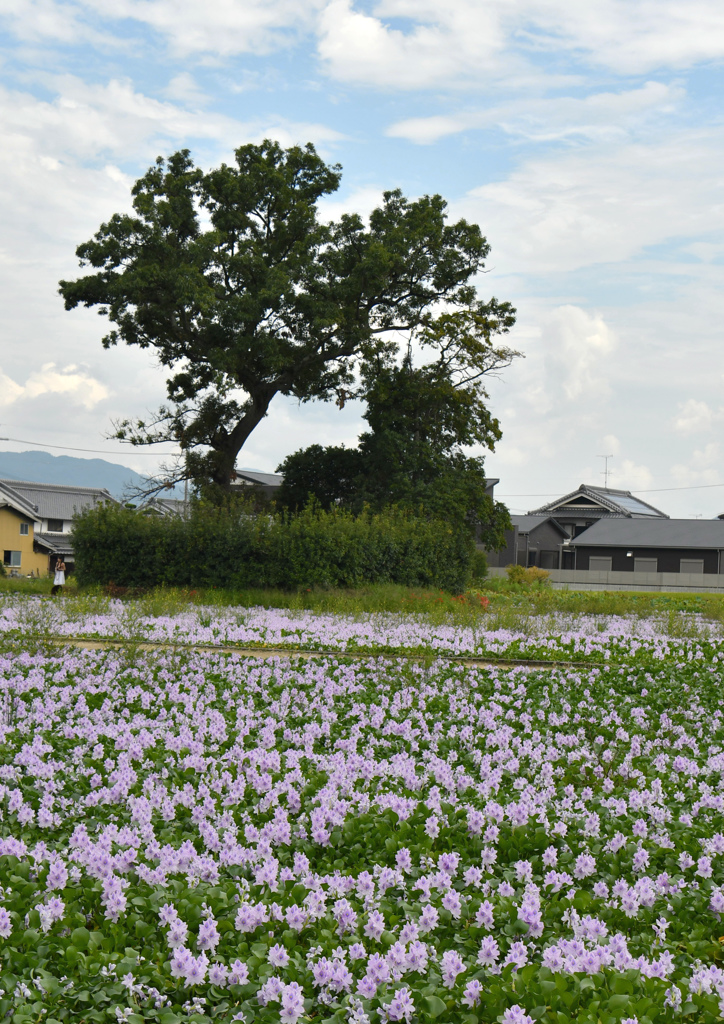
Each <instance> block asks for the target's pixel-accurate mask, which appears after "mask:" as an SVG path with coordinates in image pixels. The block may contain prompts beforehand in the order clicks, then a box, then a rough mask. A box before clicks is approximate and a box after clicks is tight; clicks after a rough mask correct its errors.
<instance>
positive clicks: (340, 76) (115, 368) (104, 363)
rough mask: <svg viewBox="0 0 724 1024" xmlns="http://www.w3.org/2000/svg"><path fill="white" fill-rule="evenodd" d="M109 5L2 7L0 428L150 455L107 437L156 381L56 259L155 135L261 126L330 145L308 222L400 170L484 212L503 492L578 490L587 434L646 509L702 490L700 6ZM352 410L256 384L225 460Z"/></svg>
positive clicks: (197, 151)
mask: <svg viewBox="0 0 724 1024" xmlns="http://www.w3.org/2000/svg"><path fill="white" fill-rule="evenodd" d="M109 6H110V5H108V4H105V3H102V2H101V0H68V2H60V0H0V24H1V25H2V38H1V42H0V130H1V131H2V138H3V145H2V147H0V160H2V163H3V173H2V176H1V177H0V223H2V224H3V232H2V234H1V235H0V309H1V310H2V313H1V314H0V315H1V316H2V320H1V321H0V323H1V325H2V326H1V329H2V346H1V347H0V435H3V436H4V435H7V436H10V437H19V438H22V439H25V440H30V441H37V442H44V443H46V444H50V443H52V444H56V445H67V446H69V447H75V448H83V447H88V448H94V449H99V450H100V451H102V452H105V453H107V457H108V458H109V459H111V460H112V461H116V462H121V463H124V464H126V465H129V466H132V467H133V468H135V469H138V470H143V469H146V468H147V469H149V470H150V469H153V468H154V467H155V464H156V462H157V458H156V456H153V455H148V454H138V453H135V452H133V451H129V452H128V453H125V452H123V451H121V450H120V449H119V444H118V442H113V441H109V440H107V439H106V438H105V435H106V434H107V433H108V431H109V426H110V423H111V420H112V419H113V418H114V417H118V416H123V415H129V414H131V415H132V414H138V415H143V414H144V413H145V412H146V410H147V409H151V408H153V407H155V406H156V405H158V404H159V403H160V401H162V399H163V375H162V373H161V372H160V371H159V370H158V368H157V367H155V366H154V365H153V361H152V359H151V358H150V357H149V355H148V353H142V352H137V351H133V350H128V349H125V350H124V349H121V350H115V351H113V352H105V351H104V350H103V349H102V348H101V345H100V337H101V335H102V333H103V323H102V322H101V321H100V320H99V319H98V318H97V316H96V315H95V314H94V313H92V312H88V311H82V310H81V311H76V312H74V313H72V314H68V313H65V312H64V311H63V309H62V304H61V302H60V299H59V298H58V296H57V293H56V287H57V281H58V279H59V278H60V277H69V276H74V275H75V273H76V263H75V259H74V255H73V253H74V249H75V246H76V245H77V244H78V243H79V242H80V241H83V240H85V239H86V238H88V237H89V236H90V235H91V234H92V233H93V231H94V230H95V229H96V228H97V227H98V225H99V224H100V222H101V221H102V220H104V219H106V218H107V217H109V216H110V215H111V214H112V213H113V212H115V211H117V210H121V209H124V208H127V206H128V200H129V190H130V186H131V185H132V183H133V181H134V180H135V178H136V177H138V176H139V175H140V174H141V173H143V171H144V170H145V169H146V167H147V166H148V165H149V164H150V163H151V162H152V161H153V160H154V158H155V157H156V156H157V155H158V154H168V153H169V152H172V151H173V150H175V149H177V148H180V147H182V146H184V147H188V148H190V149H191V150H192V153H193V155H194V158H195V159H196V161H197V163H199V164H201V165H202V166H212V165H213V164H216V163H218V162H220V161H221V160H229V159H230V158H231V155H232V152H233V149H234V147H235V146H237V145H240V144H242V143H244V142H248V141H259V140H261V139H262V138H264V137H267V136H268V137H272V138H277V139H279V140H280V141H281V142H282V143H284V144H290V143H293V142H307V141H312V142H314V143H315V145H316V146H317V147H318V149H319V150H320V152H321V153H322V154H323V155H324V157H325V158H327V159H329V160H331V161H335V162H336V161H338V162H340V163H341V164H342V166H343V169H344V177H343V182H342V187H341V189H340V191H339V193H338V194H337V195H336V196H334V197H333V198H332V199H331V200H329V201H328V203H327V204H326V207H325V211H326V213H327V215H329V216H336V215H338V214H339V213H340V212H341V211H343V210H357V211H359V212H360V213H362V214H365V213H367V212H369V210H370V209H372V208H373V206H374V205H375V203H376V202H377V200H378V198H379V196H380V194H381V192H382V190H384V189H387V188H395V187H400V188H402V189H403V191H405V192H406V193H407V194H408V195H410V196H416V195H420V194H423V193H433V192H439V193H441V194H442V195H443V196H445V198H446V199H447V200H448V202H449V204H450V212H451V216H454V217H457V216H466V217H468V218H470V219H473V220H476V221H477V222H479V223H480V224H481V226H482V228H483V230H484V232H485V233H486V235H487V237H488V240H489V241H490V243H491V246H492V252H491V258H490V260H489V265H488V269H489V272H488V273H487V274H486V275H483V276H481V278H480V281H479V288H480V292H481V295H483V296H488V295H490V294H495V295H497V296H498V297H499V298H505V299H509V300H510V301H512V302H513V303H514V305H515V306H516V307H517V308H518V311H519V319H518V325H517V327H516V328H515V331H514V333H513V335H512V337H511V341H512V343H513V345H514V346H515V347H516V348H519V349H521V350H522V351H523V352H524V353H525V359H521V360H518V361H517V362H516V363H515V364H514V365H513V366H511V367H510V368H509V369H508V370H506V371H505V372H504V374H503V375H502V377H501V378H500V379H499V380H492V381H491V382H490V385H489V392H490V401H491V405H492V407H493V409H494V411H495V413H496V415H498V417H499V418H500V420H501V424H502V427H503V435H504V436H503V440H502V441H501V442H500V444H499V446H498V449H497V450H496V452H495V453H494V454H493V455H490V456H488V460H487V466H488V471H489V474H490V475H491V476H496V477H499V478H500V480H501V483H500V485H499V488H498V491H499V493H500V494H501V495H510V498H509V499H508V503H509V505H510V507H511V508H512V509H513V510H514V511H525V510H527V509H529V508H533V507H535V506H536V505H538V504H541V503H542V502H543V500H544V497H543V496H545V495H550V496H551V497H552V496H555V495H556V494H560V493H564V492H566V491H568V490H571V489H573V488H575V487H577V486H578V484H579V483H582V482H586V483H599V482H601V481H602V476H601V471H602V468H603V460H602V459H601V458H599V456H600V455H612V456H613V458H612V459H611V460H610V462H609V467H610V468H611V469H612V471H613V474H612V476H611V477H610V485H611V486H616V487H624V488H630V489H632V490H634V491H637V492H639V493H641V494H642V495H648V497H649V499H650V500H651V501H653V503H654V504H656V505H658V506H659V507H661V508H663V509H664V510H665V511H668V512H669V513H671V514H672V515H677V516H685V517H686V516H690V515H704V516H712V515H716V514H718V513H719V512H722V511H724V472H722V455H723V453H724V448H723V446H722V443H721V441H720V435H721V431H722V425H723V424H724V399H723V398H722V390H723V385H724V345H723V344H722V342H723V341H724V338H723V337H722V334H723V331H722V323H724V300H723V299H722V288H721V281H722V262H723V261H724V238H723V236H722V227H723V226H724V172H722V170H721V168H722V167H723V166H724V161H723V160H722V157H723V156H724V139H723V136H722V104H721V100H722V88H721V83H722V59H723V58H724V9H723V8H722V7H721V5H720V4H718V3H716V2H715V0H691V2H689V3H687V4H686V5H683V4H681V3H680V2H678V0H677V2H674V0H656V2H653V0H590V2H589V3H586V4H574V3H572V2H571V0H489V2H484V0H448V2H447V3H446V4H445V5H440V4H439V3H432V2H430V0H415V2H412V0H382V2H380V3H376V4H375V3H367V2H364V3H363V2H353V0H306V2H297V0H266V2H264V3H261V2H257V0H216V2H215V3H214V4H212V5H203V4H201V3H198V2H197V0H117V2H116V3H114V5H113V16H110V15H109V14H108V10H109ZM360 427H361V419H360V409H359V408H358V407H354V406H352V407H350V406H348V407H346V408H345V409H344V410H343V411H342V412H339V411H338V410H337V409H336V408H335V407H334V406H333V405H332V406H326V405H315V406H306V407H304V408H298V407H297V406H295V405H294V403H292V402H287V401H285V400H283V399H277V400H276V401H275V403H274V404H273V405H272V408H271V413H270V415H269V417H268V418H267V420H266V421H265V422H264V423H263V424H262V426H261V427H260V428H259V429H258V430H257V431H256V433H255V434H254V435H253V437H252V439H251V440H250V442H249V444H248V446H247V448H246V449H245V451H244V453H243V454H242V456H241V459H240V462H241V463H242V464H243V465H246V466H253V467H256V468H260V469H265V470H273V469H274V468H275V467H276V465H277V464H278V463H279V462H280V461H281V460H282V459H283V458H284V456H285V455H287V454H288V453H289V452H290V451H293V450H295V449H297V448H298V447H300V446H302V445H305V444H311V443H314V442H320V443H339V442H345V443H347V444H354V442H355V438H356V436H357V433H358V431H359V429H360ZM3 444H4V446H5V447H7V448H13V449H15V450H21V448H22V445H17V444H10V443H7V442H3ZM54 450H58V451H60V449H54ZM119 452H120V454H119ZM89 455H90V453H89ZM719 485H721V486H719ZM674 488H675V489H674ZM539 496H540V497H539Z"/></svg>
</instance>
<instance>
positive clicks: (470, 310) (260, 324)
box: [60, 141, 514, 487]
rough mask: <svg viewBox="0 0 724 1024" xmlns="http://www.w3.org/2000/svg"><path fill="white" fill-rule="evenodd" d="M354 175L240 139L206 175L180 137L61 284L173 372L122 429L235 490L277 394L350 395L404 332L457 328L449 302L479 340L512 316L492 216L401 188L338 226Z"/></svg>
mask: <svg viewBox="0 0 724 1024" xmlns="http://www.w3.org/2000/svg"><path fill="white" fill-rule="evenodd" d="M339 182H340V168H339V167H338V166H328V165H327V164H325V163H324V161H323V160H322V159H321V158H320V157H319V156H318V154H317V153H316V152H315V150H314V147H313V146H311V145H307V146H304V147H299V146H293V147H291V148H290V149H287V150H284V149H282V148H281V147H280V146H279V145H278V144H277V143H275V142H270V141H265V142H263V143H262V144H261V145H246V146H241V147H240V148H239V149H238V150H236V160H235V163H234V164H233V165H226V164H222V165H221V166H220V167H218V168H216V169H213V170H211V171H209V172H208V173H205V172H203V171H202V170H200V169H199V168H197V167H195V166H194V164H193V162H192V160H191V158H190V156H189V152H188V151H187V150H183V151H181V152H178V153H175V154H173V155H172V156H171V157H169V158H168V160H163V159H161V158H159V159H158V160H157V161H156V164H155V166H153V167H151V168H150V169H149V171H148V172H147V173H146V174H145V175H144V176H143V177H142V178H140V179H139V180H138V181H137V182H136V184H135V186H134V187H133V213H128V214H115V215H114V216H113V217H111V219H110V220H109V221H108V222H107V223H106V224H103V225H101V227H100V229H99V230H98V232H97V233H96V234H95V236H94V237H93V238H92V239H91V240H90V241H88V242H84V243H83V244H82V245H80V246H79V247H78V249H77V250H76V252H77V255H78V257H79V260H80V263H81V265H82V266H83V267H85V268H88V272H87V273H85V274H84V275H83V276H82V277H79V278H78V279H77V280H74V281H61V282H60V292H61V294H62V296H63V298H64V300H65V306H66V308H67V309H73V308H75V307H76V306H79V305H84V306H87V307H97V308H98V311H99V312H100V313H101V314H102V315H103V316H105V317H107V318H108V320H109V321H110V324H111V328H110V330H109V332H108V333H107V334H106V335H105V337H104V338H103V344H104V345H105V346H106V347H109V346H112V345H116V344H118V343H119V342H124V343H126V344H128V345H138V346H139V347H141V348H150V349H153V350H154V352H155V354H156V356H157V358H158V360H159V361H160V363H161V364H162V365H163V366H165V367H167V368H168V369H169V371H170V373H169V377H168V380H167V392H168V394H167V399H168V400H167V403H166V404H165V405H163V406H162V407H161V408H160V409H159V411H158V413H156V414H154V415H153V416H152V417H151V419H150V421H149V422H145V421H135V422H130V421H123V422H121V423H120V424H117V425H116V428H117V436H118V437H120V438H125V439H126V440H129V441H131V442H132V443H133V444H150V443H155V442H158V441H168V440H171V441H175V442H176V443H178V444H179V446H180V447H181V449H182V451H184V452H185V453H186V462H185V466H184V468H183V470H182V471H180V473H179V477H181V476H183V475H186V476H190V477H191V478H193V479H195V480H196V481H204V480H209V481H212V482H213V483H215V484H217V485H220V486H222V487H228V485H229V483H230V482H231V481H232V480H233V477H234V466H235V462H236V459H237V456H238V454H239V452H240V450H241V449H242V447H243V445H244V444H245V442H246V441H247V439H248V438H249V436H250V435H251V433H252V431H253V430H254V429H255V428H256V427H257V426H258V425H259V423H260V422H261V420H262V419H263V418H264V417H265V416H266V415H267V412H268V410H269V406H270V403H271V402H272V400H273V399H274V397H275V395H277V394H282V395H291V396H294V397H295V398H297V399H299V400H301V401H302V402H307V401H310V400H312V399H321V400H329V399H330V398H335V397H336V398H337V399H338V400H341V401H343V400H344V398H345V397H346V396H347V395H349V394H351V393H353V392H354V389H355V382H356V381H359V372H360V368H361V367H365V366H367V367H368V366H372V365H374V364H375V360H377V359H379V358H381V357H382V356H383V355H386V356H388V357H389V356H390V355H391V354H392V353H394V351H395V350H396V348H397V346H398V344H399V338H400V332H405V334H406V336H408V337H413V338H415V337H417V336H420V337H422V336H424V337H425V338H427V343H429V344H433V345H434V344H435V338H436V335H439V339H442V340H443V343H444V338H445V328H444V322H441V320H440V315H441V314H440V311H441V310H445V313H443V314H442V315H443V316H445V315H449V314H450V313H456V312H457V313H465V314H466V315H467V316H468V317H469V318H470V331H471V332H472V335H474V336H477V337H478V339H479V340H480V341H482V342H488V341H489V339H490V338H491V336H492V335H494V334H497V333H500V332H504V331H506V330H507V329H508V328H509V327H510V325H511V323H512V321H513V315H514V311H513V310H512V308H511V307H510V305H509V304H508V303H499V302H497V300H495V299H490V300H489V301H487V302H482V301H480V300H479V298H478V297H477V294H476V291H475V288H474V286H473V284H472V279H473V278H474V276H475V275H476V274H477V273H478V272H479V271H481V270H482V268H483V265H484V261H485V258H486V256H487V254H488V250H489V247H488V243H487V242H486V240H485V238H484V237H483V235H482V233H481V231H480V228H479V227H478V226H477V225H475V224H469V223H467V222H466V221H464V220H460V221H457V222H456V223H448V221H447V217H446V204H445V202H444V200H443V199H442V198H441V197H440V196H437V195H434V196H424V197H423V198H421V199H418V200H415V201H408V200H407V199H406V198H405V197H404V196H403V195H402V194H401V193H400V192H399V191H391V192H386V193H384V196H383V202H382V205H381V206H380V207H379V208H378V209H376V210H374V211H373V213H372V214H371V216H370V218H369V223H368V224H366V223H364V222H363V220H362V218H360V217H359V216H356V215H344V216H342V217H341V218H340V219H339V220H338V221H335V222H331V223H323V222H322V221H321V220H320V218H319V216H318V211H317V204H318V202H319V200H320V199H322V198H323V197H324V196H325V195H329V194H330V193H333V192H334V191H335V190H336V189H337V188H338V186H339Z"/></svg>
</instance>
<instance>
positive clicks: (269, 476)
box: [236, 469, 284, 487]
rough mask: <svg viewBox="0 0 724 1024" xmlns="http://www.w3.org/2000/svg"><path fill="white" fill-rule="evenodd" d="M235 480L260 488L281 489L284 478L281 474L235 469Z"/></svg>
mask: <svg viewBox="0 0 724 1024" xmlns="http://www.w3.org/2000/svg"><path fill="white" fill-rule="evenodd" d="M236 479H237V480H238V481H242V482H243V483H247V484H260V485H261V486H262V487H281V483H282V480H283V479H284V476H283V475H282V474H281V473H257V472H256V471H252V470H250V469H237V470H236ZM243 483H242V486H243Z"/></svg>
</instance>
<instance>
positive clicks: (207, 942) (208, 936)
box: [169, 917, 221, 950]
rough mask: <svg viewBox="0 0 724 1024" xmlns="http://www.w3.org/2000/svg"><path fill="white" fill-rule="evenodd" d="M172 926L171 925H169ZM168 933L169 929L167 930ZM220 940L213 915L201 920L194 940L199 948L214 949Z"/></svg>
mask: <svg viewBox="0 0 724 1024" xmlns="http://www.w3.org/2000/svg"><path fill="white" fill-rule="evenodd" d="M171 927H172V928H173V925H172V926H171ZM169 934H170V931H169ZM220 942H221V936H220V935H219V932H218V929H217V927H216V921H215V920H214V919H213V917H208V918H207V919H206V920H205V921H202V922H201V926H200V927H199V937H198V939H197V940H196V945H197V946H198V948H199V949H212V950H213V949H216V947H217V946H218V945H219V943H220Z"/></svg>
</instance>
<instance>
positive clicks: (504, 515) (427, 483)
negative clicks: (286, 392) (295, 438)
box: [278, 316, 515, 548]
mask: <svg viewBox="0 0 724 1024" xmlns="http://www.w3.org/2000/svg"><path fill="white" fill-rule="evenodd" d="M463 319H464V318H463V317H462V316H457V317H455V316H453V317H445V318H441V321H442V322H441V323H438V325H437V328H438V335H440V334H443V335H444V338H446V339H447V341H445V340H444V339H443V340H441V338H440V337H439V336H438V337H436V338H435V339H434V344H435V345H436V350H437V353H438V357H437V359H436V360H435V361H434V362H432V363H425V364H423V365H421V366H414V365H413V360H412V352H411V351H410V350H408V352H407V354H406V356H405V358H404V359H403V361H402V364H401V365H397V364H395V363H393V362H392V361H391V360H390V359H389V357H387V358H382V357H380V358H378V359H376V360H375V361H374V362H373V363H370V364H368V365H367V366H366V367H365V375H364V376H365V392H364V397H365V399H366V401H367V411H366V412H365V419H366V420H367V422H368V424H369V426H370V428H371V429H370V430H369V431H367V432H365V433H363V434H362V435H361V436H360V438H359V445H358V447H357V448H344V447H328V448H323V447H321V446H320V445H312V446H311V447H309V448H307V449H303V450H301V451H298V452H296V453H295V454H293V455H290V456H288V457H287V458H286V459H285V461H284V462H283V463H282V465H281V466H279V467H278V468H279V470H280V471H281V472H282V473H283V474H284V480H283V483H282V487H281V490H280V494H279V497H278V501H279V503H280V504H282V505H285V506H286V507H288V508H291V509H299V508H301V507H302V506H303V505H304V504H305V503H306V502H307V501H308V500H309V499H310V497H313V498H314V499H315V500H316V501H317V502H319V504H321V505H322V506H323V507H325V508H329V507H331V506H332V505H341V506H343V507H347V508H350V509H352V510H354V511H359V510H360V509H361V508H362V507H363V506H365V505H367V506H369V507H371V508H373V509H375V510H379V509H382V508H384V507H386V506H388V505H397V506H398V507H401V508H407V509H409V510H411V511H413V512H415V513H418V514H419V513H420V512H424V513H426V514H428V515H430V516H433V517H435V518H437V519H444V520H446V521H448V522H456V523H458V524H460V525H463V524H467V525H468V526H469V527H470V528H471V529H472V530H474V531H475V533H476V534H477V536H478V537H479V539H480V540H481V541H483V543H484V544H485V546H486V547H488V548H497V547H500V546H502V545H503V544H504V539H505V538H504V534H505V530H506V529H507V528H509V527H510V518H509V515H508V511H507V509H506V508H505V507H504V506H503V505H501V504H499V503H496V502H494V501H493V499H492V497H491V496H490V495H489V494H488V493H487V488H486V479H485V469H484V460H483V458H482V457H480V456H477V457H475V456H470V455H468V454H466V451H465V449H466V447H467V446H470V445H474V444H479V445H485V446H486V447H487V448H489V449H491V450H492V448H493V447H494V444H495V442H496V441H497V440H498V439H499V438H500V436H501V432H500V425H499V423H498V421H497V420H496V419H495V418H494V417H493V416H492V415H491V413H490V411H489V409H488V408H487V406H486V404H485V398H486V397H487V396H486V393H485V390H484V388H483V386H482V383H481V380H480V378H481V377H482V375H483V374H484V373H487V372H490V371H491V370H492V369H494V368H496V367H499V366H501V365H505V363H507V362H508V361H509V360H510V359H511V358H512V357H513V355H514V354H515V353H513V352H512V351H511V350H509V349H493V348H492V347H490V346H485V347H479V346H477V345H476V346H473V347H472V349H471V348H470V347H469V346H468V343H467V341H466V333H465V324H464V322H461V321H462V320H463ZM431 343H432V342H431Z"/></svg>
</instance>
